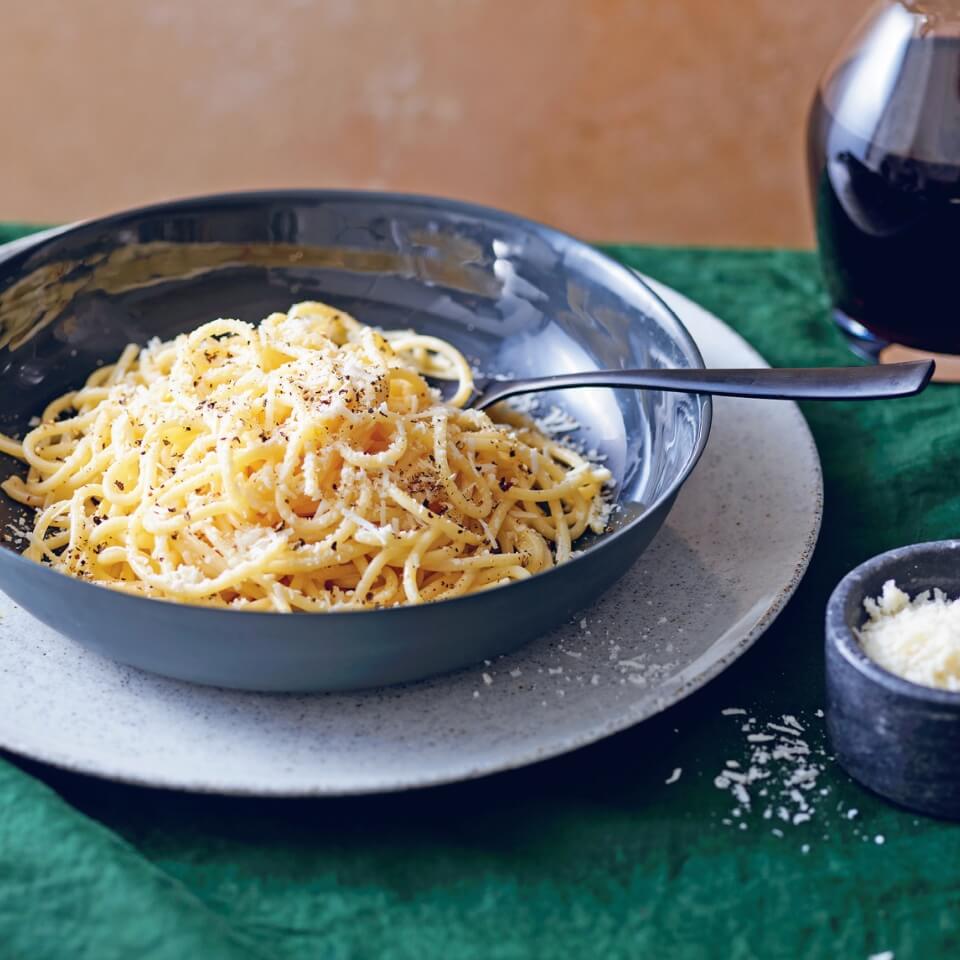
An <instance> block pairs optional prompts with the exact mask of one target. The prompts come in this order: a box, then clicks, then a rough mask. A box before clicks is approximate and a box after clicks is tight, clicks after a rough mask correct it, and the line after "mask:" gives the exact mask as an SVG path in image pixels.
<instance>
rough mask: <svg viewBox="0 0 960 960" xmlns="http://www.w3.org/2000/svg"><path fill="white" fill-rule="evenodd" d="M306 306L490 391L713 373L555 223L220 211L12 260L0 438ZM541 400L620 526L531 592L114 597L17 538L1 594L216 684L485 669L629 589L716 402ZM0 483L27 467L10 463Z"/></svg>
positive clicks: (64, 242) (134, 660)
mask: <svg viewBox="0 0 960 960" xmlns="http://www.w3.org/2000/svg"><path fill="white" fill-rule="evenodd" d="M310 299H316V300H322V301H325V302H328V303H331V304H333V305H335V306H337V307H339V308H341V309H344V310H346V311H348V312H350V313H352V314H353V315H354V316H356V317H358V318H359V319H361V320H362V321H363V322H365V323H369V324H373V325H378V326H382V327H385V328H388V329H389V328H397V327H415V328H416V329H417V330H418V331H419V332H422V333H426V334H431V335H435V336H440V337H443V338H445V339H447V340H450V341H451V342H453V343H454V344H455V345H456V346H457V347H458V348H459V349H460V350H462V351H463V352H464V354H466V356H467V357H468V358H469V359H470V361H471V362H472V363H473V364H474V365H475V367H476V368H477V369H478V370H479V371H481V372H482V373H483V374H500V375H510V376H521V377H522V376H537V375H547V374H553V373H561V372H568V371H575V370H589V369H600V368H606V367H621V368H623V367H645V366H649V367H690V366H701V365H702V363H701V360H700V356H699V353H698V351H697V349H696V347H695V345H694V344H693V342H692V341H691V339H690V337H689V335H688V334H687V333H686V331H685V330H684V329H683V327H682V325H681V324H680V323H679V322H678V321H677V319H676V318H675V317H674V316H673V315H672V314H671V313H670V311H669V310H668V309H667V308H666V307H665V306H664V305H663V304H662V302H661V301H660V300H659V299H658V298H657V297H656V296H655V295H654V294H653V293H652V292H651V291H650V290H649V289H648V288H647V287H646V286H645V285H644V284H643V283H642V282H641V281H639V280H638V279H637V278H636V277H635V276H633V275H632V274H631V273H630V272H629V271H627V270H625V269H623V268H622V267H620V266H618V265H617V264H615V263H613V262H612V261H610V260H608V259H607V258H606V257H604V256H603V255H601V254H599V253H598V252H596V251H595V250H593V249H592V248H590V247H588V246H587V245H585V244H582V243H580V242H578V241H576V240H573V239H572V238H570V237H567V236H565V235H563V234H560V233H557V232H555V231H553V230H550V229H548V228H545V227H541V226H539V225H536V224H532V223H529V222H527V221H523V220H520V219H518V218H516V217H513V216H510V215H508V214H503V213H499V212H496V211H491V210H486V209H483V208H478V207H472V206H468V205H464V204H459V203H455V202H452V201H445V200H438V199H431V198H423V197H407V196H399V195H389V194H372V193H370V194H368V193H355V192H343V193H338V192H289V193H258V194H238V195H226V196H221V197H210V198H200V199H196V200H187V201H180V202H177V203H171V204H163V205H159V206H156V207H150V208H146V209H142V210H136V211H132V212H129V213H123V214H119V215H116V216H113V217H109V218H107V219H104V220H100V221H94V222H91V223H87V224H81V225H79V226H77V227H74V228H71V229H69V230H67V231H64V232H61V233H58V234H57V235H55V236H53V237H51V238H48V239H45V240H42V241H40V242H39V243H38V244H36V245H33V246H31V247H28V248H27V249H25V250H21V251H19V252H15V253H14V254H13V255H8V257H7V258H6V259H0V410H2V411H3V414H2V422H0V429H2V430H3V431H4V432H8V433H13V434H16V435H22V434H23V433H24V432H25V431H26V429H27V425H28V422H29V420H30V418H31V417H32V416H34V415H35V414H36V413H37V412H38V411H39V410H40V409H42V408H43V406H44V405H45V404H46V403H47V402H49V401H50V400H51V399H52V398H53V397H55V396H58V395H59V394H62V393H63V392H64V391H65V390H68V389H72V388H73V387H76V386H78V385H80V384H81V383H82V382H83V381H84V379H85V378H86V376H87V375H88V374H89V373H90V372H91V370H93V369H94V368H95V367H96V366H97V365H98V364H102V363H103V362H108V361H111V360H113V359H114V358H116V356H117V355H118V354H119V353H120V351H121V350H122V349H123V347H124V346H125V345H126V344H127V343H129V342H135V343H144V342H146V341H147V340H148V339H150V338H151V337H160V338H163V339H166V338H170V337H172V336H175V335H176V334H178V333H182V332H185V331H188V330H191V329H193V328H195V327H197V326H199V325H200V324H201V323H203V322H205V321H207V320H209V319H211V318H214V317H217V316H229V317H236V318H238V319H241V320H247V321H251V322H255V321H257V320H259V319H260V318H261V317H263V316H265V315H267V314H268V313H270V312H271V311H274V310H284V309H286V308H287V307H289V305H290V304H291V303H292V302H295V301H298V300H310ZM542 403H543V406H544V407H546V408H549V407H551V406H553V405H556V406H558V407H560V408H561V409H562V410H563V411H565V412H566V413H569V414H570V415H572V417H573V418H574V419H575V420H576V421H577V422H578V423H579V424H580V425H581V426H580V430H579V432H578V435H577V437H576V439H577V440H578V441H579V442H581V443H582V444H583V445H584V446H585V447H586V448H588V449H591V448H592V449H596V450H597V451H599V452H600V454H601V455H603V456H604V457H605V461H604V462H605V465H606V466H607V467H608V468H609V469H610V470H611V471H612V473H613V476H614V480H615V491H616V493H615V495H616V499H617V503H618V507H619V509H618V510H616V511H615V512H614V514H613V517H612V523H611V529H610V530H609V531H608V532H607V533H605V534H603V535H602V536H600V537H598V538H597V539H596V542H595V543H593V544H587V545H586V548H585V552H584V554H583V556H581V557H579V558H578V559H575V560H573V561H572V562H570V563H569V564H566V565H564V566H562V567H559V568H557V569H555V570H552V571H550V572H548V573H545V574H541V575H538V576H536V577H533V578H531V579H530V580H528V581H524V582H523V583H519V584H514V585H511V586H509V587H506V588H502V589H499V590H493V591H488V592H487V593H484V594H478V595H475V596H468V597H464V598H460V599H456V600H449V601H443V602H440V603H436V604H430V605H426V606H423V607H418V608H397V609H391V610H384V611H376V612H362V613H356V614H351V613H342V614H323V615H317V616H292V617H277V616H273V615H271V614H256V613H235V612H232V611H229V610H205V609H198V608H187V607H183V606H180V605H178V604H170V603H163V602H160V601H154V600H147V599H143V598H138V597H131V596H126V595H123V594H118V593H114V592H112V591H107V590H103V589H100V588H97V587H94V586H91V585H90V584H87V583H83V582H81V581H74V580H72V579H71V578H67V577H64V576H62V575H60V574H57V573H55V572H53V571H50V570H48V569H45V568H43V567H41V566H39V565H37V564H32V563H29V562H28V561H25V560H24V559H23V558H21V557H19V556H18V555H17V554H16V546H15V543H13V542H9V541H4V543H3V546H4V547H6V548H7V549H5V550H0V585H2V586H3V588H4V590H6V591H7V592H8V593H9V594H10V595H11V596H12V597H13V598H14V599H15V600H17V601H18V602H20V603H21V604H22V605H23V606H24V607H25V608H27V609H29V610H30V611H31V612H32V613H34V615H36V616H38V617H39V618H40V619H42V620H44V621H46V622H48V623H50V624H51V625H52V626H54V627H56V628H57V629H59V630H61V631H62V632H63V633H66V634H67V635H69V636H71V637H72V638H74V639H76V640H78V641H80V642H82V643H84V644H85V645H87V646H89V647H91V648H93V649H95V650H97V651H99V652H101V653H104V654H106V655H109V656H112V657H114V658H116V659H118V660H121V661H123V662H125V663H129V664H132V665H134V666H139V667H142V668H144V669H148V670H153V671H155V672H158V673H162V674H166V675H168V676H173V677H179V678H182V679H188V680H194V681H198V682H204V683H215V684H221V685H226V686H236V687H243V688H248V689H265V690H293V689H313V690H317V689H344V688H350V687H358V686H370V685H375V684H381V683H390V682H398V681H402V680H409V679H415V678H418V677H422V676H426V675H429V674H431V673H436V672H440V671H443V670H448V669H453V668H455V667H458V666H463V665H466V664H468V663H471V662H476V661H478V660H481V659H483V658H489V657H491V656H494V655H496V654H498V653H501V652H505V651H506V650H508V649H511V648H513V647H515V646H517V645H519V644H520V643H522V642H524V641H525V640H527V639H529V638H530V637H531V636H533V635H535V634H537V633H539V632H542V631H544V630H546V629H548V628H549V627H551V626H552V625H554V624H556V623H558V622H560V621H561V620H562V619H564V618H566V617H568V616H570V614H571V613H572V612H573V611H574V610H576V609H577V608H578V607H580V606H583V605H584V604H585V603H587V602H588V601H589V600H591V599H592V598H593V597H595V596H596V595H597V594H598V593H599V592H600V591H602V590H603V589H604V588H605V587H606V586H608V585H609V584H610V583H611V582H613V580H615V579H616V578H617V577H618V576H619V575H620V574H622V573H623V571H624V570H625V569H626V567H627V566H628V565H629V563H630V562H631V561H632V559H634V558H635V557H636V555H637V554H638V553H639V552H640V551H641V550H642V549H643V548H644V547H645V546H646V544H647V543H648V542H649V540H650V539H651V538H652V536H653V534H654V533H655V532H656V530H657V529H658V528H659V526H660V524H661V523H662V522H663V519H664V518H665V516H666V513H667V511H668V510H669V507H670V505H671V503H672V501H673V498H674V496H675V495H676V493H677V491H678V489H679V487H680V485H681V484H682V482H683V480H684V479H685V478H686V476H687V475H688V474H689V472H690V470H691V469H692V467H693V465H694V464H695V462H696V460H697V458H698V456H699V454H700V452H701V451H702V449H703V446H704V444H705V442H706V437H707V434H708V432H709V422H710V402H709V400H708V399H707V398H703V397H695V396H692V395H688V394H676V393H661V392H659V391H630V390H623V391H612V390H604V389H583V390H569V391H564V392H562V393H561V392H558V393H554V394H550V395H544V397H543V401H542ZM2 466H3V467H8V468H9V470H4V471H3V472H4V473H6V472H11V471H14V470H16V469H17V465H16V464H15V463H14V462H13V461H12V460H7V462H6V463H5V464H3V465H2ZM19 511H22V508H19V507H17V506H16V505H15V504H13V503H12V502H10V501H9V500H7V499H6V498H3V500H2V501H0V524H2V525H3V526H4V529H5V530H6V529H7V525H8V524H10V523H13V524H15V525H16V526H20V527H22V526H24V520H25V518H24V517H23V515H22V512H19ZM388 618H392V619H393V623H392V624H391V623H389V622H388ZM131 623H136V624H137V627H136V629H134V628H133V627H131V626H130V624H131Z"/></svg>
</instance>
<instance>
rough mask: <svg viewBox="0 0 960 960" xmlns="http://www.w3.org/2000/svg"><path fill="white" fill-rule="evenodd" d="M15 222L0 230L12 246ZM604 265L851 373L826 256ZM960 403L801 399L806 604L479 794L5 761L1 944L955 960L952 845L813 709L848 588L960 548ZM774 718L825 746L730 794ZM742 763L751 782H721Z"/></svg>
mask: <svg viewBox="0 0 960 960" xmlns="http://www.w3.org/2000/svg"><path fill="white" fill-rule="evenodd" d="M20 232H22V228H19V227H15V226H8V227H5V228H0V240H5V239H11V238H12V237H13V236H16V235H19V233H20ZM607 249H608V251H609V252H610V253H611V254H613V255H614V256H616V257H618V258H619V259H621V260H623V261H624V262H625V263H628V264H629V265H630V266H633V267H636V268H638V269H640V270H643V271H645V272H647V273H649V274H650V275H652V276H654V277H656V278H657V279H659V280H662V281H663V282H665V283H667V284H670V285H671V286H673V287H676V288H677V289H678V290H680V291H682V292H683V293H685V294H687V295H688V296H690V297H692V298H693V299H694V300H697V301H699V302H700V303H702V304H703V305H704V306H705V307H707V308H708V309H709V310H712V311H713V312H715V313H716V314H717V315H718V316H720V317H722V318H723V319H724V320H726V321H727V322H728V323H730V324H731V325H732V326H733V327H735V328H736V329H737V330H738V331H740V332H741V333H742V334H743V335H744V336H745V337H746V338H747V339H748V340H749V341H750V342H751V343H753V344H754V346H756V347H757V348H758V349H759V350H760V351H761V352H762V353H763V354H764V356H765V357H766V358H767V360H768V361H769V362H770V363H771V364H772V365H774V366H787V365H813V364H825V365H828V364H842V363H845V362H848V360H849V356H848V354H847V353H846V351H845V348H844V346H843V344H842V342H841V340H840V337H839V335H838V334H837V333H836V332H835V331H834V330H833V328H832V326H831V324H830V323H829V321H828V310H827V301H826V298H825V296H824V293H823V291H822V288H821V286H820V282H819V276H818V272H817V266H816V261H815V259H814V257H813V256H812V255H811V254H809V253H804V252H792V251H733V250H718V249H678V248H673V249H663V248H650V247H646V248H639V247H626V246H611V247H608V248H607ZM958 399H960V395H958V393H957V388H956V387H947V386H934V387H931V388H930V389H929V390H928V391H927V392H926V393H925V394H924V395H922V396H920V397H914V398H910V399H908V400H900V401H885V402H879V403H872V404H865V403H864V404H852V403H846V404H824V405H822V406H818V405H812V404H811V405H807V406H806V407H805V408H804V412H805V413H806V415H807V418H808V420H809V422H810V425H811V428H812V429H813V432H814V436H815V438H816V441H817V444H818V447H819V450H820V455H821V458H822V460H823V467H824V482H825V499H826V506H825V514H824V523H823V532H822V534H821V539H820V543H819V545H818V548H817V551H816V554H815V556H814V559H813V562H812V564H811V567H810V570H809V572H808V574H807V576H806V578H805V579H804V581H803V583H802V584H801V586H800V589H799V590H798V591H797V594H796V596H795V597H794V599H793V600H792V601H791V603H790V605H789V606H788V607H787V609H786V610H785V611H784V613H783V614H782V615H781V617H780V618H779V620H778V621H777V622H776V623H775V624H774V626H773V627H772V628H771V629H770V630H769V631H768V633H767V634H766V635H765V636H764V637H763V638H762V639H761V640H760V641H759V642H758V644H757V645H756V646H755V647H754V648H753V649H752V650H751V651H750V652H749V653H748V654H747V655H746V656H745V657H743V659H742V660H740V661H739V662H738V663H737V664H735V665H734V666H733V667H732V668H731V669H730V670H729V671H727V672H726V673H725V674H724V675H723V676H722V677H720V678H719V679H718V680H716V681H714V682H713V683H712V684H710V685H709V686H708V687H707V688H706V689H705V690H703V691H701V692H700V693H698V694H696V695H695V696H693V697H692V698H690V699H689V700H688V701H686V702H684V703H683V704H680V705H679V706H677V707H674V708H672V709H671V710H669V711H668V712H666V713H665V714H662V715H661V716H659V717H657V718H655V719H653V720H651V721H648V722H647V723H644V724H642V725H640V726H639V727H636V728H634V729H633V730H630V731H628V732H626V733H623V734H620V735H618V736H615V737H612V738H610V739H608V740H606V741H604V742H602V743H600V744H596V745H594V746H591V747H588V748H585V749H583V750H580V751H578V752H576V753H574V754H571V755H568V756H565V757H561V758H559V759H556V760H551V761H548V762H545V763H541V764H538V765H536V766H534V767H530V768H527V769H524V770H519V771H515V772H511V773H506V774H501V775H497V776H494V777H490V778H487V779H485V780H481V781H477V782H473V783H466V784H459V785H455V786H450V787H442V788H436V789H431V790H424V791H415V792H412V793H408V794H402V795H394V796H382V797H366V798H359V799H356V798H354V799H343V800H310V801H299V800H298V801H281V800H272V801H258V800H250V799H227V798H217V797H193V796H188V795H184V794H177V793H169V792H164V791H151V790H145V789H139V788H133V787H126V786H120V785H117V784H111V783H107V782H102V781H98V780H94V779H89V778H85V777H82V776H77V775H72V774H67V773H64V772H61V771H57V770H53V769H51V768H48V767H44V766H42V765H40V764H35V763H32V762H29V761H24V760H21V759H18V758H15V757H10V756H5V757H3V758H0V944H2V945H3V948H2V950H0V953H3V954H4V955H6V956H12V957H21V956H22V957H30V958H31V960H38V958H46V957H57V958H59V957H70V958H71V960H75V958H86V957H90V958H97V960H108V958H113V957H117V958H120V957H124V958H126V957H132V956H136V957H149V958H177V960H179V958H183V957H194V956H204V957H207V958H221V957H222V958H296V957H303V958H311V960H314V958H330V960H341V958H344V960H345V958H351V960H352V958H366V957H371V958H374V957H376V958H397V960H400V958H410V960H421V958H426V957H434V956H436V957H443V958H445V960H456V958H474V957H475V958H484V960H490V958H504V960H506V958H511V960H512V958H526V957H604V958H620V957H623V958H628V957H630V958H632V957H638V956H649V957H680V958H687V957H689V958H701V957H702V958H711V957H724V958H730V960H746V958H754V957H756V958H764V960H766V958H777V957H784V958H804V957H817V958H819V957H824V958H841V957H842V958H864V960H866V958H868V957H870V956H872V955H875V954H881V955H883V954H884V953H885V952H887V951H890V952H891V953H892V954H893V956H894V957H896V960H906V958H912V957H917V958H920V957H922V958H931V957H939V956H943V957H947V956H957V955H958V947H960V911H958V909H957V906H958V901H960V855H958V854H960V827H958V826H955V825H951V824H945V823H941V822H937V821H934V820H930V819H927V818H924V817H921V816H918V815H914V814H911V813H909V812H904V811H901V810H897V809H894V808H893V807H891V806H888V805H887V804H885V803H883V802H881V801H880V800H878V799H877V798H875V797H873V796H871V795H870V794H868V793H867V792H866V791H864V790H863V789H861V788H860V787H859V786H857V785H856V784H855V783H853V782H852V781H851V780H850V779H849V778H848V777H847V776H846V775H845V774H844V773H843V771H842V770H840V769H839V768H838V767H837V765H836V764H835V762H834V761H833V760H832V758H831V757H830V755H829V748H828V745H827V743H826V740H825V736H824V727H823V719H822V716H821V715H820V713H821V708H822V706H823V655H822V639H823V628H822V619H823V610H824V605H825V603H826V599H827V597H828V595H829V593H830V590H831V589H832V587H833V586H834V584H835V583H836V582H837V580H838V579H839V578H840V577H841V576H842V575H843V574H844V573H845V572H846V571H847V570H849V569H850V568H851V567H853V566H855V565H856V564H858V563H859V562H860V561H862V560H864V559H866V558H867V557H869V556H871V555H873V554H875V553H878V552H880V551H882V550H885V549H888V548H890V547H893V546H897V545H900V544H904V543H910V542H913V541H919V540H929V539H940V538H944V537H955V536H958V535H960V529H958V527H960V523H958V521H960V508H958V501H957V498H956V496H955V486H956V480H955V477H956V476H957V469H958V468H960V442H958V441H960V419H958V418H957V416H956V410H957V406H958ZM731 549H735V545H733V544H732V545H731ZM730 708H735V709H738V710H742V711H745V712H744V713H736V714H734V713H730V712H729V709H730ZM725 710H726V711H728V712H726V713H725V712H724V711H725ZM784 716H786V717H788V718H795V719H796V722H797V723H798V724H799V726H801V727H802V728H803V732H802V734H799V733H798V734H796V735H795V736H794V737H793V741H794V742H802V743H805V744H807V745H808V746H809V748H810V754H809V755H808V756H804V755H801V756H799V757H798V755H797V754H798V751H797V750H796V749H795V750H792V751H787V752H786V755H783V754H781V755H780V756H779V758H778V757H777V755H774V756H773V758H770V757H769V756H767V757H763V756H761V757H760V758H759V768H760V770H761V773H762V774H765V775H767V779H766V780H764V781H758V782H756V783H752V784H748V788H749V789H748V798H749V801H750V805H749V807H747V806H746V805H745V804H744V802H743V796H742V795H741V797H740V799H738V798H737V792H738V791H737V786H736V779H737V778H736V774H737V773H738V772H740V773H741V776H742V774H743V772H744V771H748V770H749V766H750V764H751V762H757V761H758V757H757V750H758V747H757V743H758V741H756V740H752V741H751V740H748V739H747V738H748V736H750V735H751V734H755V733H756V732H758V731H762V732H765V733H770V735H772V736H777V737H779V738H780V740H778V741H774V742H773V744H772V745H773V746H776V745H777V743H779V742H781V741H782V740H783V738H784V737H786V738H787V739H788V740H789V739H790V737H789V734H784V733H783V731H778V730H777V729H776V727H769V726H768V724H770V723H774V724H776V725H777V726H779V727H783V726H784V719H783V718H784ZM792 726H793V720H792V719H788V720H787V721H786V729H787V730H788V731H789V730H790V729H791V727H792ZM759 742H760V743H766V741H759ZM731 764H739V765H740V766H739V767H737V766H731ZM725 769H726V770H732V771H733V773H734V778H733V779H730V778H724V779H721V780H720V781H718V780H717V777H718V776H719V775H720V774H721V773H722V772H723V771H724V770H725ZM678 770H679V773H676V771H678ZM804 771H806V772H805V773H804ZM798 772H799V776H798ZM804 777H806V780H804ZM748 779H752V776H748ZM667 780H672V781H673V782H671V783H667V782H665V781H667ZM795 781H798V782H796V783H795ZM718 782H719V784H720V786H718V785H717V784H718ZM745 789H747V788H745ZM784 817H786V818H787V819H784ZM954 855H958V856H957V859H956V860H954Z"/></svg>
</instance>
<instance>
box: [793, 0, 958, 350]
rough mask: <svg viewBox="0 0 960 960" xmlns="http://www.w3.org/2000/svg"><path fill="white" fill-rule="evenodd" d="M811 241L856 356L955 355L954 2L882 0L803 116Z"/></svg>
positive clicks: (827, 74)
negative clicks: (898, 352)
mask: <svg viewBox="0 0 960 960" xmlns="http://www.w3.org/2000/svg"><path fill="white" fill-rule="evenodd" d="M807 142H808V165H809V174H810V184H811V192H812V197H813V205H814V215H815V219H816V227H817V244H818V247H819V250H820V256H821V262H822V265H823V273H824V279H825V281H826V284H827V288H828V290H829V292H830V296H831V298H832V300H833V305H834V316H835V318H836V321H837V323H839V324H840V326H841V327H842V328H843V330H844V331H845V332H846V333H847V335H848V336H849V337H850V339H851V343H852V344H853V345H854V347H855V349H857V351H858V352H859V353H861V354H863V355H868V356H878V355H879V354H880V353H881V351H882V350H883V349H884V347H886V346H887V345H888V344H903V345H906V346H908V347H914V348H919V349H921V350H925V351H936V352H941V353H949V354H960V0H920V2H907V0H883V2H880V3H876V4H875V5H874V6H873V7H871V9H870V10H869V11H868V13H867V15H866V17H865V18H864V20H863V21H862V22H861V23H860V26H859V27H858V28H857V29H856V30H855V32H854V33H853V35H852V36H851V37H850V39H849V40H848V41H847V43H846V45H845V46H844V48H843V49H842V51H841V52H840V54H839V55H838V56H837V58H836V59H835V60H834V62H833V64H832V65H831V66H830V67H829V68H828V70H827V72H826V73H825V74H824V77H823V79H822V81H821V82H820V85H819V88H818V90H817V95H816V98H815V100H814V104H813V107H812V109H811V113H810V121H809V127H808V140H807Z"/></svg>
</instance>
